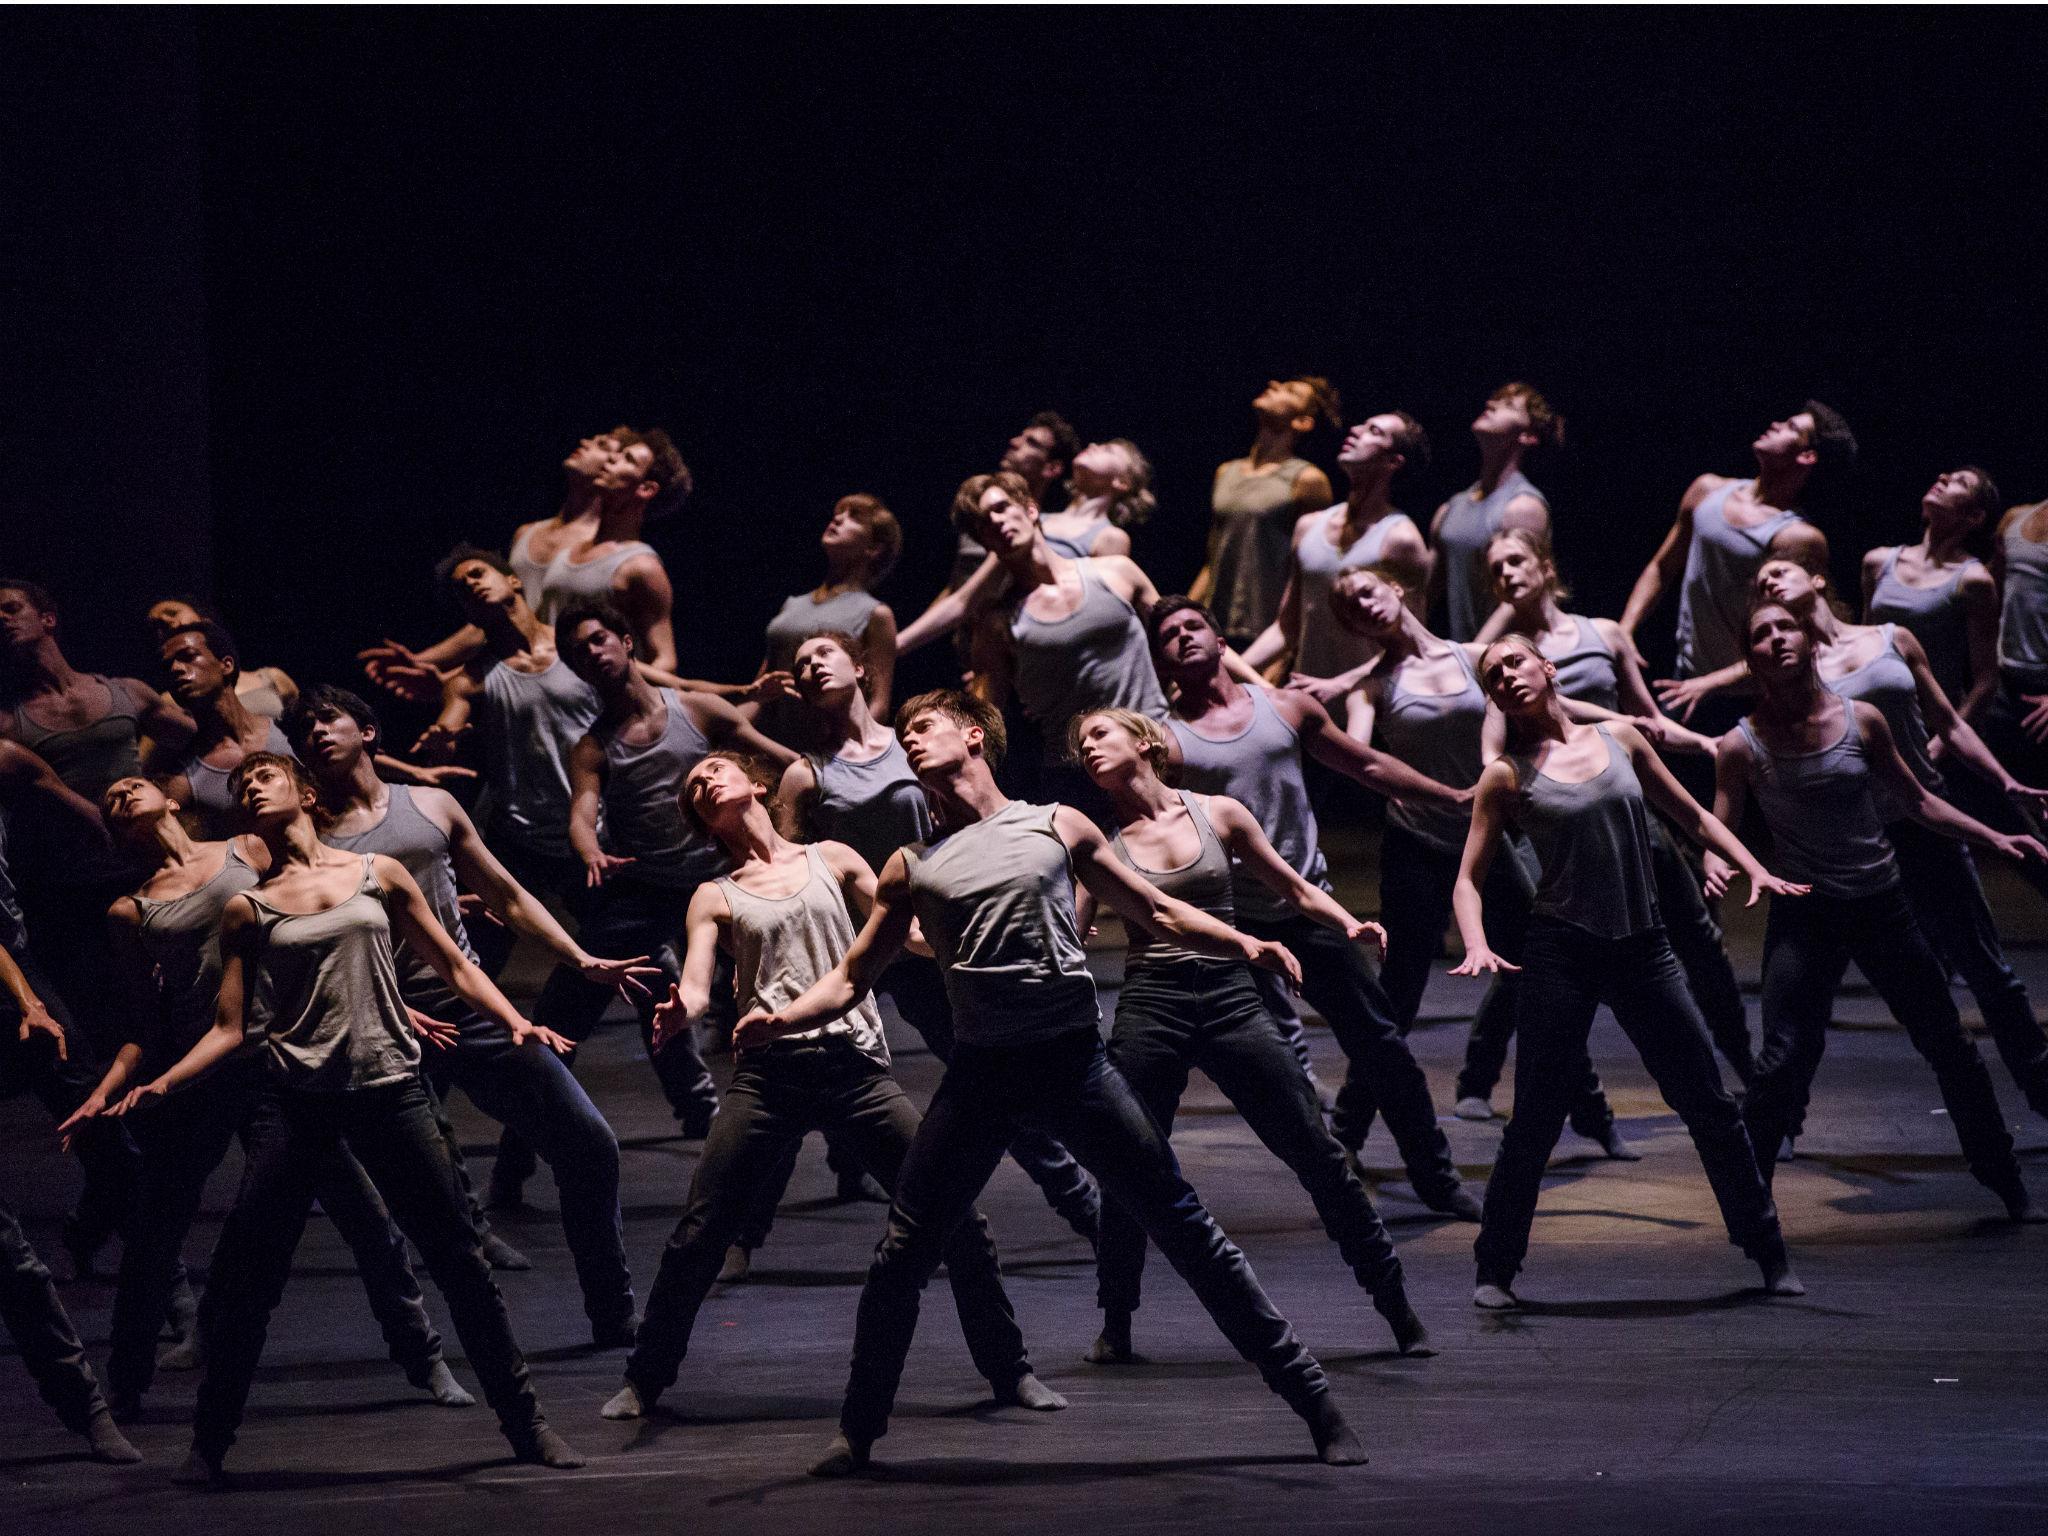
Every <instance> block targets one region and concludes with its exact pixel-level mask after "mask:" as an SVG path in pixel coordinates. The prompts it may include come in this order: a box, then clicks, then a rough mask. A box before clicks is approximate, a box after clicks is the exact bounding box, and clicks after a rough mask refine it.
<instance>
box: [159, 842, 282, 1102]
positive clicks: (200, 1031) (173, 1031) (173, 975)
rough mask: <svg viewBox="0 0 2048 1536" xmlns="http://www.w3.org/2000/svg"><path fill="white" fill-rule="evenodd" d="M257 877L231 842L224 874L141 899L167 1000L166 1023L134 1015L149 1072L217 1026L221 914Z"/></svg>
mask: <svg viewBox="0 0 2048 1536" xmlns="http://www.w3.org/2000/svg"><path fill="white" fill-rule="evenodd" d="M257 879H258V876H257V874H256V871H255V870H253V869H251V868H250V867H249V866H248V865H247V864H246V863H245V862H243V859H242V856H241V854H240V853H238V852H236V851H235V849H234V847H233V845H232V844H230V845H229V847H228V856H227V860H226V862H225V863H223V864H222V865H221V867H220V871H219V873H217V874H216V875H215V876H214V877H213V878H212V879H211V880H209V881H207V882H206V884H204V885H202V886H200V887H199V889H197V890H196V891H187V892H186V893H185V894H184V895H183V896H171V897H166V898H161V899H159V898H157V897H154V896H137V897H136V898H135V905H136V906H137V907H138V908H139V909H140V910H141V913H142V927H141V930H140V934H139V937H140V940H141V944H142V950H143V953H144V954H146V955H148V956H149V962H150V964H151V965H152V966H153V967H155V969H156V973H157V977H158V984H159V985H160V986H161V987H162V989H163V1000H164V1008H163V1013H162V1015H161V1016H160V1023H161V1027H157V1026H158V1025H159V1019H144V1018H142V1017H140V1016H137V1015H133V1014H131V1024H132V1027H133V1029H134V1031H135V1032H134V1033H133V1034H132V1035H131V1037H130V1038H131V1039H133V1040H134V1041H135V1043H136V1044H138V1045H140V1046H141V1047H142V1048H143V1070H144V1071H145V1072H147V1073H148V1074H150V1075H151V1076H155V1075H157V1074H160V1073H161V1072H162V1071H163V1070H164V1069H165V1068H167V1067H169V1066H170V1065H171V1064H172V1063H174V1062H175V1061H177V1060H178V1058H179V1057H181V1056H183V1055H184V1054H185V1053H186V1052H187V1051H189V1050H191V1049H192V1047H193V1046H195V1045H197V1044H198V1043H199V1037H200V1036H202V1035H204V1034H205V1033H206V1032H207V1031H208V1030H209V1029H211V1028H213V1010H214V1005H215V1004H216V1003H218V1002H219V1001H220V915H221V913H222V912H223V911H224V910H225V909H226V907H227V904H228V902H229V901H231V900H232V899H233V898H234V897H235V896H236V895H237V894H239V893H240V892H242V891H246V890H249V889H251V888H253V887H254V886H255V884H256V881H257ZM251 1043H252V1044H254V1041H253V1039H252V1041H251ZM143 1081H147V1078H145V1079H143Z"/></svg>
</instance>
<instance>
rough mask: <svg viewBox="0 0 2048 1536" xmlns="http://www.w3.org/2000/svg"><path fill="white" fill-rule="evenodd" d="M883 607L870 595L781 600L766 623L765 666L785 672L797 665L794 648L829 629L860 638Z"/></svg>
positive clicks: (805, 596)
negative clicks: (776, 609)
mask: <svg viewBox="0 0 2048 1536" xmlns="http://www.w3.org/2000/svg"><path fill="white" fill-rule="evenodd" d="M881 606H882V604H881V602H880V600H879V599H877V598H876V596H875V595H874V593H872V592H861V591H853V592H835V593H834V594H833V595H832V596H830V597H828V598H826V599H825V601H823V602H822V603H818V602H813V601H812V600H811V594H810V593H808V592H798V593H796V594H795V595H794V596H792V597H788V598H785V599H784V600H783V604H782V607H781V608H780V609H779V610H778V611H777V612H776V615H775V617H774V618H772V619H770V620H769V621H768V644H767V653H768V667H769V670H770V671H783V672H787V671H788V670H789V669H790V668H791V667H793V666H795V665H796V652H797V647H798V646H800V645H802V644H803V643H804V642H805V641H806V640H808V639H810V638H811V636H813V635H822V634H824V633H825V632H826V631H828V630H835V629H836V630H839V631H840V632H841V633H843V634H849V635H854V636H859V635H862V634H864V633H866V631H867V627H868V620H869V619H871V618H873V617H874V614H875V610H876V609H877V608H879V607H881Z"/></svg>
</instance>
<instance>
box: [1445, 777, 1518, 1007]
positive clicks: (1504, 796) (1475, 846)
mask: <svg viewBox="0 0 2048 1536" xmlns="http://www.w3.org/2000/svg"><path fill="white" fill-rule="evenodd" d="M1514 791H1515V770H1514V768H1513V767H1512V766H1511V765H1510V764H1509V763H1508V762H1507V760H1506V759H1505V758H1501V759H1497V760H1496V761H1494V762H1491V763H1488V764H1487V765H1486V768H1485V769H1484V771H1482V772H1481V773H1480V775H1479V786H1478V793H1477V794H1476V795H1475V796H1474V797H1473V800H1472V825H1471V826H1470V827H1468V828H1467V829H1466V831H1465V851H1464V852H1463V853H1462V854H1461V855H1460V856H1459V858H1458V881H1457V884H1455V885H1454V886H1452V887H1451V913H1452V915H1453V916H1454V917H1456V918H1457V921H1458V937H1459V939H1460V940H1462V941H1463V943H1464V945H1465V958H1464V959H1463V960H1460V961H1459V962H1458V963H1457V964H1456V965H1454V966H1452V967H1451V974H1452V975H1453V976H1477V975H1479V974H1480V973H1481V972H1483V971H1518V970H1520V969H1521V967H1520V966H1518V965H1510V964H1509V963H1508V962H1507V961H1505V960H1503V959H1501V957H1500V956H1499V955H1497V954H1495V953H1494V952H1493V947H1492V946H1491V945H1489V944H1488V943H1487V942H1486V902H1485V900H1484V898H1483V897H1481V895H1480V894H1479V893H1480V892H1481V891H1482V890H1484V889H1485V887H1486V876H1487V872H1488V871H1489V870H1491V869H1492V868H1493V850H1494V848H1495V846H1496V845H1497V844H1498V843H1499V842H1500V831H1501V828H1502V827H1503V826H1505V825H1506V823H1507V807H1508V799H1509V797H1510V796H1511V795H1513V794H1514Z"/></svg>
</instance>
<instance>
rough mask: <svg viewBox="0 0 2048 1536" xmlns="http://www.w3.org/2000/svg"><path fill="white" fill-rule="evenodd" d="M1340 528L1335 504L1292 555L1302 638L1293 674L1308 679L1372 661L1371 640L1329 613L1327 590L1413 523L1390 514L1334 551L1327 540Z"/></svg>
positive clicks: (1339, 513) (1341, 512) (1404, 516)
mask: <svg viewBox="0 0 2048 1536" xmlns="http://www.w3.org/2000/svg"><path fill="white" fill-rule="evenodd" d="M1343 526H1344V504H1343V503H1342V502H1339V503H1338V504H1337V505H1336V506H1334V507H1332V508H1330V510H1329V511H1327V512H1325V513H1323V514H1322V516H1321V520H1320V521H1318V522H1316V523H1315V524H1313V525H1312V526H1311V527H1310V528H1309V530H1308V532H1307V533H1305V534H1303V535H1302V538H1301V545H1300V547H1299V548H1298V549H1296V551H1295V553H1294V561H1295V566H1296V568H1297V569H1298V570H1299V571H1300V577H1299V580H1300V587H1301V590H1300V594H1299V595H1300V598H1301V635H1300V637H1299V641H1298V643H1297V644H1296V645H1295V648H1294V670H1295V671H1297V672H1299V673H1302V674H1303V675H1304V676H1307V677H1335V676H1336V675H1337V674H1338V673H1339V672H1348V671H1350V670H1351V669H1352V668H1353V667H1355V666H1357V665H1359V664H1360V663H1361V662H1364V661H1366V660H1368V659H1369V658H1370V657H1371V656H1372V654H1373V643H1372V641H1370V640H1368V639H1366V638H1365V637H1364V636H1363V635H1354V634H1352V633H1351V631H1350V630H1348V629H1346V628H1345V627H1344V626H1343V625H1341V624H1339V623H1338V622H1337V616H1336V615H1335V614H1333V613H1331V612H1330V588H1331V587H1332V586H1333V585H1334V584H1335V582H1336V580H1337V578H1338V576H1340V575H1341V574H1342V573H1344V572H1345V571H1351V570H1356V569H1357V568H1358V567H1359V566H1361V565H1373V564H1376V563H1377V562H1378V560H1379V559H1380V557H1381V555H1382V554H1384V553H1385V552H1386V547H1387V540H1388V539H1389V538H1390V537H1392V536H1393V533H1394V530H1395V529H1397V528H1401V527H1407V528H1410V529H1412V528H1414V527H1415V522H1414V519H1412V518H1411V517H1409V516H1408V514H1407V513H1406V512H1389V513H1388V514H1387V515H1386V516H1385V517H1383V518H1381V519H1380V520H1379V521H1378V522H1376V523H1374V524H1373V525H1372V526H1371V527H1370V528H1368V529H1366V530H1365V532H1363V533H1361V534H1360V535H1359V536H1358V537H1357V538H1355V539H1353V540H1352V541H1351V542H1350V543H1349V544H1347V545H1345V546H1344V548H1342V549H1339V548H1337V547H1336V546H1335V545H1334V544H1332V543H1331V542H1330V540H1329V538H1328V535H1329V534H1330V533H1334V532H1338V531H1340V530H1342V528H1343Z"/></svg>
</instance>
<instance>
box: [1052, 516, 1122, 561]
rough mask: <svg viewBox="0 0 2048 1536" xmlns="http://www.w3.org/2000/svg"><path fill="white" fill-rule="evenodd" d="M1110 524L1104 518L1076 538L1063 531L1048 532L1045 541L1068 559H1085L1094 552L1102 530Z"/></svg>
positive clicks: (1110, 525)
mask: <svg viewBox="0 0 2048 1536" xmlns="http://www.w3.org/2000/svg"><path fill="white" fill-rule="evenodd" d="M1112 526H1113V525H1112V524H1111V523H1110V522H1109V521H1108V519H1106V518H1105V519H1104V520H1103V521H1102V522H1099V523H1095V524H1093V525H1092V526H1090V528H1089V529H1088V531H1087V532H1086V533H1085V534H1083V535H1082V536H1081V537H1080V538H1078V539H1076V538H1070V537H1069V536H1068V535H1066V534H1064V533H1048V534H1046V536H1045V542H1046V543H1048V544H1050V545H1051V546H1052V547H1053V548H1054V549H1056V550H1058V551H1059V552H1060V553H1061V554H1063V555H1065V556H1066V557H1067V558H1068V559H1069V560H1086V559H1087V558H1089V556H1091V555H1093V554H1094V553H1095V546H1096V545H1097V544H1099V543H1100V542H1101V541H1102V535H1103V532H1104V530H1105V529H1108V528H1110V527H1112Z"/></svg>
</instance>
